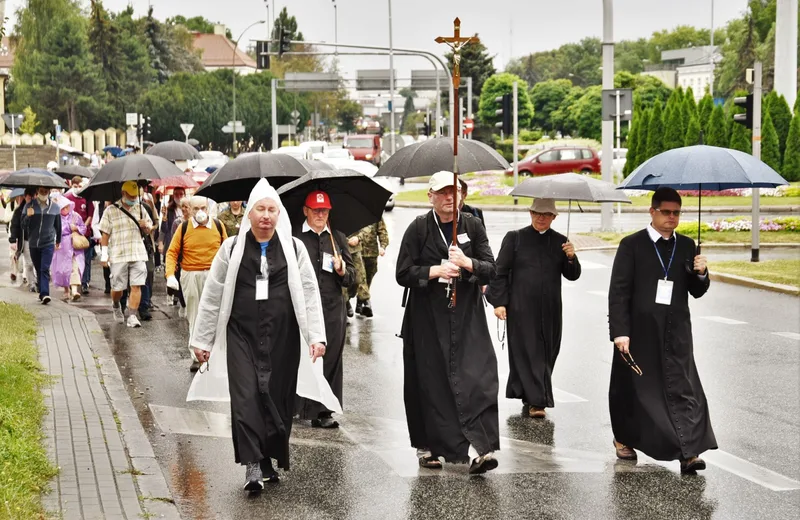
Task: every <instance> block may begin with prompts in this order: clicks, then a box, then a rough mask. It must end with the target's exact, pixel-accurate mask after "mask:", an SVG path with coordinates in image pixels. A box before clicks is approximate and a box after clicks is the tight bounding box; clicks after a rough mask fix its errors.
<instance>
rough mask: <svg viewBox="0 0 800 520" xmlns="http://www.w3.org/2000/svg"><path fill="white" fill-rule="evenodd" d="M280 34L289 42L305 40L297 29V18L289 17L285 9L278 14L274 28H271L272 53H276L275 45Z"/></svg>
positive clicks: (278, 40)
mask: <svg viewBox="0 0 800 520" xmlns="http://www.w3.org/2000/svg"><path fill="white" fill-rule="evenodd" d="M281 32H283V33H284V38H288V39H289V40H292V41H303V40H305V38H303V33H302V32H300V31H299V30H298V28H297V18H295V17H294V16H289V11H288V10H287V9H286V8H285V7H284V8H283V9H281V12H280V14H278V18H277V19H276V20H275V26H274V27H273V28H272V41H273V43H272V46H271V48H270V50H271V51H272V52H278V47H277V45H278V42H280V39H281ZM282 59H285V58H282Z"/></svg>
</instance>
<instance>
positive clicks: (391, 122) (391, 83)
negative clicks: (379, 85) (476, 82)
mask: <svg viewBox="0 0 800 520" xmlns="http://www.w3.org/2000/svg"><path fill="white" fill-rule="evenodd" d="M456 94H458V92H456ZM389 130H390V131H391V133H392V135H391V137H390V138H389V139H390V140H389V142H390V143H391V145H390V147H389V149H390V150H391V154H392V155H394V48H393V45H392V0H389Z"/></svg>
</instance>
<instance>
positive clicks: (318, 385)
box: [186, 179, 342, 413]
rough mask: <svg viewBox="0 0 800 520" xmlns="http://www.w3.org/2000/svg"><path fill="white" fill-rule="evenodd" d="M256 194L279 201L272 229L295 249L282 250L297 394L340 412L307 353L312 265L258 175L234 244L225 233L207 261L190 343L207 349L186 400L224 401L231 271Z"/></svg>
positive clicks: (314, 325)
mask: <svg viewBox="0 0 800 520" xmlns="http://www.w3.org/2000/svg"><path fill="white" fill-rule="evenodd" d="M262 199H272V200H274V201H275V202H277V203H278V205H279V206H280V216H279V218H278V224H277V227H276V231H275V232H276V235H277V237H278V239H279V241H280V244H281V247H282V249H283V251H284V253H285V252H287V251H295V250H296V252H297V255H296V257H295V256H294V255H292V254H288V255H286V263H287V267H288V276H289V282H288V284H289V291H290V294H291V298H292V307H293V308H294V313H295V316H296V318H297V324H298V327H299V329H300V344H299V345H298V346H297V348H299V349H300V363H299V366H298V368H297V395H299V396H301V397H305V398H307V399H312V400H314V401H317V402H319V403H322V404H323V405H325V406H326V407H327V408H328V409H329V410H333V411H335V412H338V413H342V407H341V404H340V403H339V400H338V399H337V398H336V396H335V395H334V394H333V392H332V391H331V388H330V386H329V385H328V382H327V381H326V380H325V377H324V376H323V374H322V360H317V361H316V362H315V363H312V362H311V358H310V356H309V345H311V344H314V343H324V342H325V325H324V321H323V315H322V302H321V301H320V296H319V288H318V286H317V278H316V275H315V274H314V267H313V266H312V265H311V262H310V260H309V258H308V253H307V252H306V249H305V247H304V246H303V244H302V242H299V241H297V240H296V239H293V238H292V226H291V223H290V222H289V215H288V214H287V213H286V208H284V207H283V204H282V203H281V200H280V197H279V196H278V192H277V191H275V189H274V188H273V187H272V186H270V184H269V182H267V181H266V180H265V179H261V180H260V181H258V184H256V186H255V188H253V191H252V192H251V193H250V198H249V199H248V202H247V208H248V209H247V210H246V213H245V216H244V219H243V220H242V225H241V227H240V229H239V234H238V237H239V238H238V239H236V241H235V242H236V243H235V246H234V245H233V242H234V238H233V237H231V238H228V239H227V240H226V241H225V242H223V244H222V246H221V247H220V249H219V251H218V252H217V255H216V257H215V258H214V262H213V263H212V264H211V270H210V272H209V276H208V280H207V281H206V284H205V287H204V288H203V295H202V297H201V299H200V307H199V310H198V313H197V319H196V321H195V328H194V331H193V334H192V338H193V340H192V346H194V347H197V348H200V349H203V350H208V351H210V352H211V357H210V359H209V366H210V369H209V370H208V371H205V372H203V373H200V372H198V373H197V374H196V375H195V377H194V380H193V381H192V384H191V386H190V387H189V393H188V395H187V397H186V400H187V401H230V394H229V390H228V388H229V387H228V365H227V344H226V343H227V342H226V329H227V326H228V320H229V319H230V314H231V307H232V306H233V298H234V290H235V287H236V277H237V275H238V273H239V265H240V263H241V261H242V255H243V253H244V247H245V237H246V234H247V232H248V231H250V219H249V213H250V208H252V207H253V206H255V203H256V202H258V201H260V200H262ZM293 242H294V243H293Z"/></svg>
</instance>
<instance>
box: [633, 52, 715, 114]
mask: <svg viewBox="0 0 800 520" xmlns="http://www.w3.org/2000/svg"><path fill="white" fill-rule="evenodd" d="M721 59H722V55H721V54H720V51H719V47H716V46H714V47H711V46H710V45H706V46H703V47H688V48H686V49H675V50H671V51H664V52H662V53H661V63H660V64H658V65H655V66H652V67H648V68H647V70H646V71H645V72H643V74H647V75H649V76H655V77H657V78H658V79H660V80H661V81H663V82H664V83H665V84H666V85H667V86H668V87H670V88H676V87H679V86H680V87H681V88H683V89H684V90H686V89H687V88H689V87H691V89H692V92H693V93H694V97H695V100H697V101H699V100H700V99H701V98H702V97H703V96H704V95H705V93H706V90H707V89H708V88H709V86H710V84H711V81H712V80H713V77H714V68H715V64H716V63H719V61H720V60H721Z"/></svg>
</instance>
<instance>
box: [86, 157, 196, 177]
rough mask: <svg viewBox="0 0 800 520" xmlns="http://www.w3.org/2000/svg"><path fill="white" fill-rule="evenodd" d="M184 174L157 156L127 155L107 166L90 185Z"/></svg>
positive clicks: (101, 169)
mask: <svg viewBox="0 0 800 520" xmlns="http://www.w3.org/2000/svg"><path fill="white" fill-rule="evenodd" d="M182 173H183V172H182V171H181V169H180V168H178V167H177V166H175V165H174V164H172V163H171V162H169V161H168V160H167V159H163V158H161V157H158V156H157V155H142V154H135V155H127V156H125V157H121V158H119V159H115V160H113V161H111V162H110V163H108V164H106V165H105V166H103V167H102V168H100V171H99V172H97V174H96V175H95V176H94V177H93V178H92V181H91V183H90V184H99V183H103V182H108V181H115V182H125V181H139V180H150V179H166V178H168V177H176V176H179V175H181V174H182Z"/></svg>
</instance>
